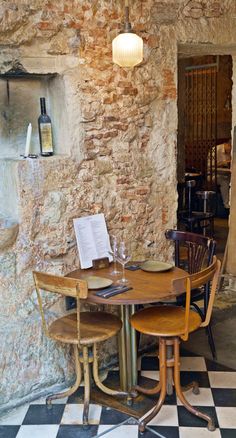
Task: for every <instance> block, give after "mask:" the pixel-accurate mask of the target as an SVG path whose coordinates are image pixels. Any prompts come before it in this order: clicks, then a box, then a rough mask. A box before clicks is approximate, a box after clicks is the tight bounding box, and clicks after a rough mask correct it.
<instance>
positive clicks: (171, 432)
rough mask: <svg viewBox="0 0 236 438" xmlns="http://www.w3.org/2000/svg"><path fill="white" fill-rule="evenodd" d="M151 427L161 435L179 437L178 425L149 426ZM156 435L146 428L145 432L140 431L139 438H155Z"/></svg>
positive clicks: (171, 437)
mask: <svg viewBox="0 0 236 438" xmlns="http://www.w3.org/2000/svg"><path fill="white" fill-rule="evenodd" d="M148 427H149V428H150V429H152V430H154V431H155V432H157V433H159V434H160V435H161V436H163V437H165V438H179V428H178V427H174V426H173V427H172V426H148ZM155 436H156V435H154V434H153V433H152V432H150V431H149V430H147V429H146V431H145V434H141V433H139V435H138V437H139V438H154V437H155Z"/></svg>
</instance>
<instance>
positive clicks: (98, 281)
mask: <svg viewBox="0 0 236 438" xmlns="http://www.w3.org/2000/svg"><path fill="white" fill-rule="evenodd" d="M84 279H85V280H86V281H87V282H88V289H103V288H105V287H108V286H111V284H112V283H113V281H112V280H110V279H109V278H103V277H96V276H95V275H88V276H87V277H84Z"/></svg>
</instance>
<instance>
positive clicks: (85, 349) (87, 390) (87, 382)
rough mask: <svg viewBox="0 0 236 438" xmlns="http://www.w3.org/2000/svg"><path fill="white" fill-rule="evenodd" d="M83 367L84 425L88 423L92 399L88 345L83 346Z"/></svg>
mask: <svg viewBox="0 0 236 438" xmlns="http://www.w3.org/2000/svg"><path fill="white" fill-rule="evenodd" d="M83 367H84V411H83V425H84V426H86V425H88V424H89V423H88V414H89V401H90V369H89V356H88V347H83Z"/></svg>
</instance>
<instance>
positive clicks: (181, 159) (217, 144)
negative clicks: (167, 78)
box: [177, 55, 232, 258]
mask: <svg viewBox="0 0 236 438" xmlns="http://www.w3.org/2000/svg"><path fill="white" fill-rule="evenodd" d="M231 98H232V57H231V56H230V55H219V56H217V55H204V56H191V55H190V56H189V55H188V57H184V56H179V60H178V137H177V179H178V192H179V205H178V209H179V210H180V209H186V201H185V190H184V188H185V184H186V175H189V174H190V175H198V176H197V177H196V178H197V179H196V185H197V189H198V190H207V191H212V192H214V193H215V195H214V205H212V201H211V203H210V204H211V205H210V208H213V209H214V212H215V220H214V222H215V232H214V237H215V238H216V240H217V241H218V245H217V255H218V256H219V257H220V258H223V254H224V249H225V244H226V240H227V235H228V214H229V205H228V202H227V196H228V195H229V186H230V184H229V183H230V163H229V162H227V163H226V161H230V156H231V154H230V152H229V151H230V145H231V130H232V105H231ZM226 150H227V151H228V152H227V154H228V155H227V154H226V152H225V155H224V156H223V158H224V160H225V161H224V162H222V163H221V164H220V160H221V158H222V151H223V152H224V151H226ZM226 155H227V156H226ZM226 158H227V160H226ZM220 168H221V170H220ZM222 181H223V183H222ZM182 189H183V190H182ZM194 193H196V190H195V191H193V194H194ZM193 205H194V209H199V210H201V209H202V204H201V200H198V199H197V198H196V197H195V199H194V202H193Z"/></svg>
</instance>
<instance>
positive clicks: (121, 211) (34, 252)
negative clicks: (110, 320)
mask: <svg viewBox="0 0 236 438" xmlns="http://www.w3.org/2000/svg"><path fill="white" fill-rule="evenodd" d="M131 4H132V10H131V21H132V23H133V25H134V29H135V30H136V31H137V32H138V33H139V35H140V36H142V38H143V39H144V44H145V59H144V61H143V63H142V64H141V65H140V66H138V67H136V68H134V69H133V70H128V69H121V68H119V67H118V66H116V65H113V64H112V61H111V41H112V39H113V37H114V36H116V35H117V33H118V32H119V30H120V21H121V17H122V13H123V3H122V2H112V1H108V0H107V1H106V0H103V1H102V0H100V1H98V0H94V1H93V0H92V1H91V0H90V1H89V0H50V1H49V0H33V1H32V0H5V1H2V3H1V5H0V47H1V50H0V60H1V62H0V64H2V65H4V66H5V68H6V69H7V68H8V67H9V66H10V65H11V64H12V62H13V61H14V60H15V59H19V58H20V59H24V58H25V59H27V58H30V57H32V58H37V57H38V63H39V64H40V58H42V59H43V58H44V59H45V58H46V59H47V62H49V63H50V59H51V57H60V63H62V64H63V59H64V57H65V58H66V57H68V56H71V57H72V58H71V59H73V60H74V59H75V58H76V59H77V65H74V64H73V62H72V65H71V66H70V67H67V68H66V69H64V71H63V74H62V79H63V81H64V84H65V88H66V90H67V91H66V93H67V97H66V105H65V108H62V111H65V112H66V114H67V119H68V120H69V123H68V127H67V130H68V132H67V134H68V135H67V136H65V138H67V141H68V142H69V143H70V146H69V147H68V145H66V148H65V149H66V150H67V151H68V150H69V151H70V154H69V156H57V155H56V156H54V157H52V158H49V159H38V160H35V161H32V160H31V161H30V160H26V161H19V162H18V164H17V175H16V176H17V178H16V179H17V194H18V207H17V208H18V212H19V213H18V215H19V232H18V236H17V239H16V241H15V243H14V245H13V246H11V247H9V248H7V249H5V250H2V252H1V253H0V282H1V283H0V284H1V292H0V305H1V316H0V333H1V339H2V342H1V347H0V348H1V353H0V367H1V370H2V381H1V393H0V403H1V404H2V408H1V409H6V408H7V407H9V406H11V405H13V404H17V403H19V401H22V400H23V399H26V398H29V397H36V395H37V394H39V393H40V392H42V391H44V390H45V389H46V388H48V387H49V386H52V385H55V384H56V383H60V382H63V381H64V379H65V378H66V379H67V381H68V380H70V379H71V377H72V374H73V364H72V363H71V361H70V360H68V358H69V357H68V354H69V353H68V350H67V349H64V348H62V347H60V346H55V343H53V342H51V341H49V340H47V339H45V337H44V336H43V335H42V332H41V327H40V319H39V315H38V311H37V305H36V300H35V292H34V287H33V281H32V274H31V272H32V270H33V269H42V270H46V271H49V272H54V273H62V274H64V273H66V272H68V271H70V270H71V269H74V268H75V267H77V266H78V258H77V252H76V246H75V236H74V231H73V224H72V219H73V218H75V217H79V216H83V215H87V214H93V213H99V212H104V214H105V217H106V220H107V224H108V228H109V230H110V231H111V232H113V233H114V234H117V235H118V236H120V237H122V238H124V239H129V240H130V241H131V242H132V247H133V248H132V249H133V257H134V258H136V259H138V258H139V257H141V256H153V255H155V256H157V257H158V258H161V259H163V260H170V259H171V257H172V254H171V251H170V247H169V245H167V244H166V241H165V238H164V230H165V229H166V228H167V227H172V226H174V225H175V223H176V206H177V194H176V138H177V89H176V84H177V77H176V76H177V56H178V45H179V47H180V49H181V51H183V52H184V51H185V50H186V51H188V50H191V47H193V49H192V52H191V53H192V54H193V51H195V50H196V51H199V52H200V53H201V50H202V48H203V49H205V47H207V50H209V51H210V50H211V51H212V52H213V53H214V50H215V51H216V53H218V51H221V50H223V48H224V47H226V46H227V48H228V47H229V49H227V50H229V52H228V54H230V53H231V50H233V45H234V44H235V41H236V30H235V20H234V18H233V17H234V16H235V15H236V8H235V1H234V0H224V1H213V0H201V1H198V0H196V1H192V0H191V1H189V0H188V1H186V0H178V1H175V2H173V1H170V0H165V1H157V0H146V1H142V0H134V1H133V2H131ZM189 47H190V49H189ZM214 48H215V49H214ZM0 110H1V112H2V111H4V108H0ZM65 141H66V140H65ZM108 349H109V351H110V352H111V351H112V352H115V351H116V346H115V341H112V346H111V345H109V346H105V347H103V354H102V358H103V363H105V362H106V361H109V360H110V355H108V353H107V352H108Z"/></svg>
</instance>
